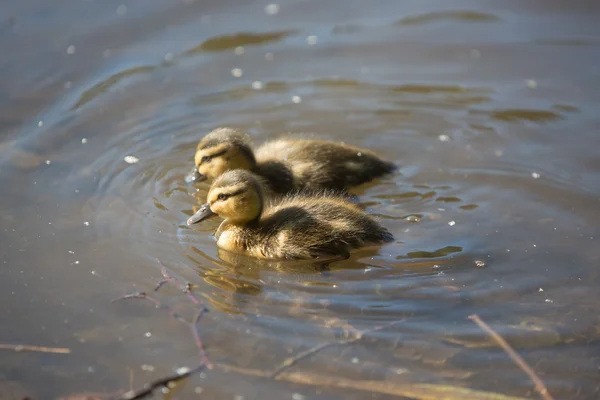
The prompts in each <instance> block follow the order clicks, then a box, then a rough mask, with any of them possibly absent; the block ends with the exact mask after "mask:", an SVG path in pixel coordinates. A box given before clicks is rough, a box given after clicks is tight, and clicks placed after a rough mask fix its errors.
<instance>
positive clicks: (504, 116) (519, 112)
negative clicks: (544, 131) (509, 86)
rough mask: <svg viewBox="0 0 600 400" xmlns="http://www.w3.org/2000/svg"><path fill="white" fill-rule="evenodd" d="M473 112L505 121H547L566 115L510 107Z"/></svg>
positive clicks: (473, 111) (559, 118)
mask: <svg viewBox="0 0 600 400" xmlns="http://www.w3.org/2000/svg"><path fill="white" fill-rule="evenodd" d="M470 113H472V114H486V115H489V117H490V118H493V119H495V120H497V121H503V122H521V121H530V122H538V123H546V122H552V121H557V120H561V119H564V117H563V116H562V115H560V114H558V113H555V112H554V111H548V110H534V109H523V108H508V109H502V110H491V111H484V110H471V111H470Z"/></svg>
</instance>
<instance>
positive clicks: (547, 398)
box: [469, 314, 554, 400]
mask: <svg viewBox="0 0 600 400" xmlns="http://www.w3.org/2000/svg"><path fill="white" fill-rule="evenodd" d="M469 319H470V320H471V321H473V322H475V323H476V324H477V325H478V326H479V327H480V328H481V329H483V330H484V331H485V332H486V333H487V334H488V335H490V336H491V337H492V339H494V341H495V342H496V343H498V345H499V346H500V347H501V348H502V350H504V351H505V352H506V354H508V356H509V357H510V358H511V360H513V361H514V363H515V364H517V366H518V367H519V368H521V370H522V371H523V372H525V373H526V374H527V376H529V378H530V379H531V380H532V381H533V383H534V384H535V390H537V391H538V393H539V394H540V395H541V396H542V398H543V399H544V400H554V398H553V397H552V396H551V395H550V393H549V392H548V389H547V388H546V385H544V382H542V380H541V379H540V378H539V377H538V376H537V375H536V373H535V371H534V370H533V369H531V367H530V366H529V365H527V363H526V362H525V360H523V358H522V357H521V356H520V355H519V354H518V353H517V352H516V351H515V350H514V349H513V348H512V347H511V345H510V344H508V342H507V341H506V340H504V338H503V337H502V336H500V335H499V334H498V333H497V332H496V331H494V330H493V329H492V328H491V327H490V326H489V325H488V324H486V323H485V322H484V321H483V320H482V319H481V318H479V316H478V315H477V314H472V315H469Z"/></svg>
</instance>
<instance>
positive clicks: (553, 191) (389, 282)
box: [0, 0, 600, 399]
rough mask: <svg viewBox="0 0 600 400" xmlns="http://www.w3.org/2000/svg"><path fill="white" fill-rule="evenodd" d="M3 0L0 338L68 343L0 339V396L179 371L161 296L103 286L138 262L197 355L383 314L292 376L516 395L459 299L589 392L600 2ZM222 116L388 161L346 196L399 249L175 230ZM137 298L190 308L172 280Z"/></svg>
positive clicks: (307, 335)
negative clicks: (262, 257)
mask: <svg viewBox="0 0 600 400" xmlns="http://www.w3.org/2000/svg"><path fill="white" fill-rule="evenodd" d="M0 7H1V8H2V10H3V12H2V13H1V15H2V21H0V33H1V36H0V38H1V39H0V51H1V52H2V54H3V55H4V56H3V58H2V61H0V78H2V79H1V80H0V106H1V107H0V110H1V111H0V129H1V137H0V164H1V169H0V185H1V187H2V195H1V197H0V199H1V201H2V207H1V209H0V219H1V224H2V225H1V230H0V238H1V239H0V240H1V246H0V250H1V252H2V262H3V265H4V267H3V268H2V269H0V303H1V304H3V307H2V310H3V311H2V313H0V323H1V326H2V329H1V330H0V343H22V344H34V345H44V346H59V347H68V348H70V349H71V350H72V353H71V354H69V355H56V354H41V353H13V352H8V351H2V357H0V397H3V396H4V397H8V398H16V397H17V396H24V395H30V396H32V397H33V398H54V397H59V396H66V395H69V394H74V393H80V392H100V393H104V394H106V393H111V392H116V391H118V390H120V389H128V388H129V386H130V377H133V386H134V387H140V386H142V385H143V384H144V382H146V381H148V380H151V379H155V378H158V377H161V376H164V375H166V374H170V373H172V372H173V370H174V369H176V368H177V367H181V366H193V365H196V364H197V363H198V362H199V360H198V355H197V351H196V347H195V345H194V341H193V338H192V336H191V335H190V333H189V331H188V329H187V328H186V327H185V326H183V325H181V324H178V323H177V322H176V321H174V320H173V319H171V318H170V317H169V315H168V314H167V313H165V312H163V311H162V310H157V309H155V308H153V307H152V305H151V304H150V303H145V302H142V301H141V300H131V301H130V302H120V303H119V302H118V303H110V300H112V299H114V298H116V297H119V296H121V295H123V294H125V293H129V292H135V291H146V292H151V291H152V290H153V288H154V286H155V284H156V283H157V282H158V281H159V280H160V279H161V265H160V264H159V263H158V262H157V261H156V259H157V258H158V259H160V260H161V261H162V263H164V265H166V266H167V268H168V270H169V272H170V273H171V274H172V275H174V276H177V277H180V278H181V279H183V280H184V281H189V282H190V283H192V284H193V285H194V289H193V290H194V292H195V293H197V294H198V296H199V297H201V298H202V299H203V301H205V304H206V307H207V309H208V310H209V312H208V313H207V314H206V315H205V316H204V317H203V319H202V321H201V323H200V330H201V334H202V338H203V340H204V343H205V345H206V347H207V349H208V352H209V355H210V358H211V360H212V361H213V362H216V363H224V364H230V365H235V366H238V367H244V368H254V369H260V370H271V369H273V368H274V367H276V366H277V365H278V364H279V363H281V362H282V361H283V360H285V359H286V358H287V357H290V356H291V355H293V354H296V353H299V352H301V351H303V350H306V349H308V348H310V347H312V346H315V345H318V344H321V343H325V342H328V341H332V340H336V339H342V338H344V337H345V336H346V335H348V334H349V333H350V332H351V331H352V329H353V328H354V329H359V330H363V329H369V328H373V327H375V326H380V325H385V324H388V323H391V322H393V321H399V320H404V321H403V322H401V323H399V324H396V325H394V326H391V327H389V328H388V329H385V330H382V331H379V332H377V333H372V334H369V335H368V337H367V338H365V339H364V340H362V341H360V342H357V343H354V344H352V345H348V346H333V347H329V348H327V349H324V350H323V351H322V352H319V353H317V354H315V355H314V356H312V357H309V358H307V359H305V360H302V361H300V362H298V364H297V365H295V366H294V367H292V368H290V370H294V371H310V372H311V373H317V374H322V375H323V376H329V375H330V376H333V377H336V376H339V377H344V378H350V379H364V380H375V381H377V380H381V381H386V382H396V383H419V382H421V383H437V384H448V385H454V386H466V387H470V388H474V389H480V390H487V391H495V392H499V393H503V394H507V395H513V396H523V397H527V396H535V392H534V390H533V385H532V383H531V382H530V381H529V380H528V378H527V377H526V376H525V375H524V374H523V373H522V372H521V371H520V370H519V369H518V368H517V367H516V366H515V365H514V364H513V363H512V362H511V361H510V360H509V359H508V357H507V356H506V355H505V353H503V352H502V351H501V350H499V349H498V348H497V347H496V346H495V345H494V344H493V343H492V342H490V341H489V339H488V338H487V337H486V335H485V334H484V333H483V332H482V331H481V330H480V329H479V328H478V327H477V326H476V325H475V324H474V323H473V322H472V321H470V320H468V319H467V317H468V316H469V315H470V314H473V313H476V314H478V315H480V316H481V317H482V318H483V319H484V320H485V321H487V322H488V323H489V324H490V325H492V326H493V327H494V328H495V329H496V330H497V331H498V332H500V333H501V334H503V335H504V336H505V337H506V338H507V339H508V340H509V341H510V342H511V343H512V344H513V345H514V346H515V347H516V348H517V349H518V350H519V352H520V353H521V354H522V355H523V356H524V358H525V359H526V360H527V361H528V362H529V363H530V364H531V365H532V366H533V367H534V369H535V370H536V372H537V373H538V374H539V375H540V377H541V378H542V379H543V380H544V382H545V383H546V385H547V386H548V388H549V390H550V392H551V393H552V394H553V395H554V396H555V397H556V398H582V399H592V398H597V396H598V391H599V390H600V389H599V385H598V368H599V367H600V341H599V337H600V319H599V317H598V315H600V303H599V300H600V291H599V290H598V283H599V276H598V272H597V271H598V260H599V258H600V247H596V246H598V238H599V237H600V230H599V228H598V226H599V223H600V213H599V212H598V210H599V207H600V175H599V173H600V151H599V150H598V148H597V147H596V142H597V140H598V139H597V136H598V129H599V128H600V119H599V117H598V116H597V115H598V114H597V109H598V106H599V100H600V94H599V92H598V90H597V89H598V85H599V84H600V52H599V45H600V39H599V38H600V36H599V35H600V28H599V26H600V25H599V24H598V15H600V14H599V12H600V5H598V4H596V3H595V2H592V1H578V2H575V3H573V2H569V3H568V4H567V3H566V2H559V1H549V0H547V1H543V2H542V1H532V2H527V4H525V3H524V2H520V1H504V2H494V3H493V4H492V2H481V1H467V0H460V1H453V2H448V1H445V0H438V1H428V2H423V1H406V2H397V1H376V2H362V1H354V0H353V1H348V0H344V1H341V0H337V1H326V2H323V1H292V0H288V1H284V2H280V3H278V7H276V6H273V5H271V6H269V4H268V3H267V2H242V1H232V0H231V1H219V2H216V1H214V2H200V1H196V2H194V1H193V0H191V1H181V2H169V3H165V2H158V1H149V0H143V1H142V0H138V1H130V2H124V3H120V2H113V1H103V2H100V1H66V0H65V1H58V2H52V4H49V3H47V2H42V1H37V0H30V1H27V2H19V3H18V5H17V3H16V2H15V3H14V4H11V5H9V4H4V5H2V6H0ZM223 125H225V126H235V127H239V128H242V129H245V130H248V131H249V132H250V133H251V134H252V137H253V140H254V141H255V143H257V144H259V143H261V142H263V141H265V140H267V139H271V138H274V137H276V135H277V134H278V133H281V132H288V131H294V132H307V134H310V135H313V136H316V137H319V138H324V139H330V140H336V141H344V142H347V143H351V144H354V145H357V146H362V147H366V148H370V149H373V150H375V151H377V152H379V153H380V154H382V155H383V156H385V157H386V158H389V159H391V160H394V161H395V162H397V163H398V164H399V165H400V166H401V168H400V169H399V171H398V172H397V173H396V174H394V175H392V176H388V177H384V178H383V179H380V180H378V181H375V182H373V183H372V184H368V185H365V186H364V187H360V188H357V189H356V190H355V193H356V194H357V195H359V197H360V201H361V202H362V203H364V204H365V205H366V209H367V211H368V212H369V213H371V214H374V215H377V216H378V217H379V218H381V221H382V222H383V224H384V225H385V226H386V227H388V228H389V229H390V231H392V232H393V233H394V235H395V237H396V242H395V243H392V244H389V245H386V246H383V247H381V248H379V249H375V250H363V251H358V252H356V254H354V255H353V256H352V258H351V259H350V260H348V261H344V262H339V263H335V264H333V265H332V267H331V270H330V271H327V272H324V273H316V272H315V271H314V269H313V268H311V266H309V265H305V264H302V263H300V264H294V265H291V266H290V265H279V264H275V263H271V264H269V263H262V262H257V261H255V260H252V259H247V258H244V257H234V256H232V255H231V254H227V253H223V252H220V251H218V250H217V247H216V245H215V242H214V239H213V238H212V236H211V233H212V232H213V231H214V229H215V228H216V227H217V226H218V223H219V221H218V220H211V221H208V222H207V223H205V224H202V225H199V226H194V227H193V228H188V227H187V226H185V220H186V218H187V217H188V216H189V215H190V213H191V212H192V210H193V207H195V206H197V205H198V203H199V202H200V201H202V200H203V199H204V196H205V195H206V191H207V189H208V185H206V184H198V185H196V186H190V185H187V184H185V182H184V181H183V177H184V175H185V173H187V172H188V170H189V167H190V166H191V162H192V155H193V149H194V146H195V144H196V142H197V141H198V139H199V138H200V137H201V136H202V135H204V134H206V133H207V132H209V131H210V130H211V129H213V128H215V127H218V126H223ZM127 156H133V157H134V158H132V157H129V158H127V160H129V163H128V162H126V161H125V158H126V157H127ZM132 161H137V162H134V163H131V162H132ZM156 297H157V298H160V299H161V301H163V302H165V304H169V305H171V306H172V307H173V308H174V309H176V310H177V311H178V312H180V313H181V314H182V315H183V316H184V317H185V318H188V319H192V318H193V316H194V313H195V311H196V309H195V308H194V307H193V305H192V304H191V303H189V302H188V299H187V297H186V296H185V294H183V293H181V292H180V291H179V290H177V289H176V288H174V287H172V286H169V285H166V286H164V287H163V289H161V291H160V293H158V294H156ZM199 392H201V393H200V394H201V395H202V396H203V398H236V396H238V397H237V398H239V396H243V398H245V399H250V398H294V399H298V398H302V397H299V396H306V398H319V399H325V398H348V399H353V398H355V399H362V398H365V396H371V394H365V392H361V391H355V390H341V389H332V388H326V387H320V386H311V385H305V386H302V385H298V384H289V383H286V382H284V381H274V380H270V379H264V378H253V377H248V376H246V375H243V374H237V373H233V372H223V371H221V370H214V371H206V372H205V373H204V374H201V375H195V376H193V377H192V378H190V379H189V380H187V381H186V383H185V384H184V385H182V387H181V390H180V391H179V392H177V396H180V398H191V397H192V396H198V394H196V393H199ZM6 393H8V394H6ZM11 396H13V397H11ZM388 397H390V396H387V395H383V394H373V398H388Z"/></svg>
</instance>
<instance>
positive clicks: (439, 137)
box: [438, 135, 450, 142]
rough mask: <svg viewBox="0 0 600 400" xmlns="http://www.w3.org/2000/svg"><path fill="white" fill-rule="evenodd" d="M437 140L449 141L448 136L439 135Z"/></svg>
mask: <svg viewBox="0 0 600 400" xmlns="http://www.w3.org/2000/svg"><path fill="white" fill-rule="evenodd" d="M438 139H439V141H440V142H449V141H450V136H448V135H440V136H438Z"/></svg>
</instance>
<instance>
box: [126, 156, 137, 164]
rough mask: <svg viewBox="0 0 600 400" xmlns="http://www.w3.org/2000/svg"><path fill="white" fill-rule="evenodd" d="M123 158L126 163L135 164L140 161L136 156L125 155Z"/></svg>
mask: <svg viewBox="0 0 600 400" xmlns="http://www.w3.org/2000/svg"><path fill="white" fill-rule="evenodd" d="M123 160H124V161H125V162H126V163H127V164H136V163H138V162H139V161H140V159H139V158H137V157H136V156H132V155H127V156H125V157H124V158H123Z"/></svg>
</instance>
